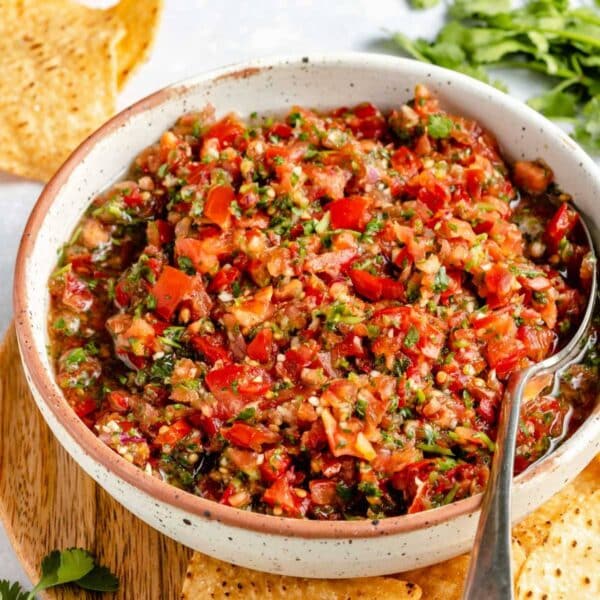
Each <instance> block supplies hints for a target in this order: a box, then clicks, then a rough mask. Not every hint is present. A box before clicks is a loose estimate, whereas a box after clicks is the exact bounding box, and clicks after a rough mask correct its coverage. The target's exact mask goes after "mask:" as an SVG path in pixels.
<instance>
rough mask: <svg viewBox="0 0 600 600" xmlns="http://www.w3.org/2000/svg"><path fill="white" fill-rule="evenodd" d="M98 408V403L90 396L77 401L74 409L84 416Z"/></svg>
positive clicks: (78, 414)
mask: <svg viewBox="0 0 600 600" xmlns="http://www.w3.org/2000/svg"><path fill="white" fill-rule="evenodd" d="M97 408H98V403H97V402H96V401H95V400H94V399H93V398H90V397H89V396H88V397H86V398H84V399H83V400H81V401H79V402H77V404H75V406H74V407H73V409H74V410H75V413H76V414H77V416H78V417H80V418H83V417H87V416H88V415H89V414H91V413H93V412H94V411H95V410H97Z"/></svg>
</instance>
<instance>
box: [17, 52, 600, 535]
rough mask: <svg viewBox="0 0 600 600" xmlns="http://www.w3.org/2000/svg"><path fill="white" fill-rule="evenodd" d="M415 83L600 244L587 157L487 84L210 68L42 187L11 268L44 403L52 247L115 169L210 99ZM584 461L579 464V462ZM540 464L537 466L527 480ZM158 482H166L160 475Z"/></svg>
mask: <svg viewBox="0 0 600 600" xmlns="http://www.w3.org/2000/svg"><path fill="white" fill-rule="evenodd" d="M417 83H424V84H426V85H427V86H428V87H429V88H430V89H431V90H432V91H433V93H434V94H436V95H438V96H439V97H440V99H441V103H442V106H443V107H444V108H445V109H447V110H449V111H451V112H456V113H457V114H463V115H465V116H468V117H472V118H474V119H476V120H478V121H479V122H480V123H482V124H483V125H484V126H485V127H486V128H487V129H489V130H490V131H492V132H493V133H494V135H495V136H496V137H497V139H498V141H499V143H500V146H501V148H502V150H503V152H504V155H505V156H506V157H507V158H508V159H517V158H528V159H534V158H543V159H544V160H545V161H546V162H547V163H548V164H549V165H550V167H551V168H552V169H553V171H554V173H555V177H556V180H557V182H558V183H559V185H560V186H561V187H562V188H563V189H564V190H565V191H567V192H569V193H571V194H572V195H573V197H574V200H575V203H576V204H577V206H578V207H579V208H580V209H581V210H582V211H583V212H584V213H585V214H586V215H587V216H588V217H589V221H590V223H591V224H592V225H593V229H594V234H595V236H596V241H598V236H597V232H598V230H599V228H600V207H599V205H598V204H597V198H598V197H600V177H599V176H598V173H597V168H596V166H595V164H594V163H593V161H592V160H591V159H589V157H587V155H585V153H584V152H583V151H582V150H581V149H580V148H579V147H578V146H577V145H576V144H575V143H574V142H573V141H572V140H571V139H570V138H569V137H568V136H567V135H566V134H565V133H563V132H562V131H560V130H559V129H558V128H557V127H555V126H554V125H552V124H551V123H549V122H548V121H547V120H546V119H544V118H543V117H541V116H540V115H538V114H537V113H535V112H534V111H532V110H531V109H529V108H528V107H526V106H525V105H523V104H521V103H519V102H517V101H515V100H512V99H511V98H509V97H508V96H506V95H505V94H503V93H501V92H498V91H497V90H494V89H493V88H490V87H489V86H485V85H483V84H481V83H479V82H476V81H474V80H472V79H470V78H467V77H465V76H462V75H460V74H457V73H453V72H450V71H446V70H445V69H440V68H436V67H432V66H430V65H424V64H422V63H417V62H415V61H410V60H405V59H396V58H391V57H383V56H376V55H357V54H354V55H345V56H336V57H320V58H316V59H313V58H311V59H310V60H308V59H303V58H297V59H290V60H285V59H282V60H280V61H257V62H256V63H252V64H250V65H247V66H245V67H244V68H241V69H235V68H234V69H225V70H222V71H219V72H216V73H214V72H213V73H209V74H207V75H203V76H200V77H197V78H195V79H193V80H190V81H187V82H185V83H183V84H179V85H174V86H172V87H171V88H167V89H166V90H163V91H162V92H158V93H157V94H154V95H153V96H151V97H149V98H147V99H145V100H143V101H141V102H140V103H138V104H137V105H135V106H134V107H132V108H130V109H127V110H126V111H124V112H123V113H121V114H120V115H119V116H117V117H116V118H115V119H113V120H112V121H111V122H109V123H108V124H107V125H105V126H104V127H103V128H102V129H101V130H100V131H99V132H98V133H97V134H95V135H94V136H92V138H91V139H90V140H88V141H87V142H85V143H84V144H83V145H82V146H81V147H80V148H79V149H78V150H77V151H76V152H75V153H74V155H73V156H72V157H71V159H70V160H69V161H68V162H67V163H66V165H65V167H64V168H63V169H62V170H61V171H60V172H59V173H58V175H57V176H56V177H55V179H54V180H53V181H52V182H51V183H50V184H49V185H48V186H47V188H46V190H45V192H44V193H43V195H42V197H41V199H40V202H39V203H38V205H37V207H36V209H35V210H34V213H33V214H32V217H31V219H30V222H29V223H28V226H27V228H26V232H25V235H24V239H23V244H22V247H21V251H20V254H19V260H18V265H17V273H16V277H15V313H16V319H17V330H18V334H19V341H20V345H21V349H22V352H23V354H24V357H25V361H26V363H28V367H29V370H30V372H31V373H32V376H33V378H34V384H35V385H37V387H38V389H40V390H41V393H42V395H43V396H44V401H45V402H46V403H47V404H48V405H49V408H50V409H51V410H53V411H54V412H55V413H56V414H57V415H60V413H61V412H62V413H63V414H64V411H65V409H67V410H68V407H67V406H66V402H65V401H64V400H63V399H62V395H61V393H60V390H59V388H58V387H57V386H56V384H55V383H54V379H53V375H52V373H53V368H52V365H51V364H50V361H49V358H48V356H47V352H46V347H47V343H48V335H47V329H46V315H47V310H48V293H47V287H46V286H47V280H48V277H49V275H50V273H51V272H52V270H53V268H54V266H55V264H56V260H57V250H58V249H59V248H60V247H61V245H62V244H63V243H64V242H65V241H66V240H68V239H69V237H70V235H71V233H72V231H73V229H74V227H75V225H76V224H77V222H78V220H79V219H80V217H81V216H82V214H83V212H84V210H85V209H86V207H87V206H88V204H89V202H90V201H91V200H92V199H93V198H94V196H95V195H96V194H97V193H98V192H100V191H101V190H103V189H104V188H106V187H107V185H108V184H110V183H111V182H112V181H114V180H115V179H116V178H117V177H119V176H121V175H122V174H123V173H124V172H125V171H126V169H127V168H128V167H129V165H130V163H131V161H132V160H133V158H134V157H135V156H136V154H137V153H138V152H140V151H141V150H142V149H144V148H145V147H147V146H149V145H150V144H152V143H153V142H155V141H156V140H157V139H158V138H159V137H160V135H161V133H162V132H163V131H164V130H165V129H167V128H168V127H169V126H170V125H172V124H173V122H174V121H175V120H176V119H177V117H178V116H180V115H181V114H183V113H185V112H188V111H192V110H198V109H200V108H202V107H204V106H205V105H206V104H208V103H210V104H212V105H213V106H215V107H216V110H217V115H218V116H222V115H224V114H226V113H228V112H230V111H234V112H237V113H238V114H240V115H242V116H248V115H249V114H250V113H251V112H253V111H257V112H258V113H282V112H284V111H286V110H287V109H288V108H289V107H291V106H293V105H304V106H311V107H316V108H321V109H323V108H334V107H338V106H343V105H348V106H351V105H353V104H357V103H359V102H362V101H365V100H368V101H371V102H373V103H375V104H377V105H378V106H379V107H380V108H382V109H390V108H392V107H398V106H399V105H401V104H402V103H403V102H405V101H406V100H408V99H409V98H411V97H412V95H413V91H414V87H415V85H416V84H417ZM40 382H42V383H43V385H39V384H40ZM597 413H598V411H596V419H595V420H592V419H590V420H589V422H586V423H585V424H584V425H583V426H582V428H581V429H580V430H579V431H578V432H577V433H576V434H575V436H574V437H573V438H571V440H569V441H568V442H567V443H566V444H565V445H564V447H563V448H562V449H560V450H559V452H560V453H563V452H567V451H570V452H575V451H577V452H579V451H580V450H581V446H584V445H586V444H588V443H589V442H590V441H591V440H594V439H595V440H597V439H598V431H599V429H600V427H599V423H598V418H597ZM75 420H76V417H75ZM78 427H79V429H77V428H78ZM71 431H77V435H76V438H77V440H78V442H79V443H80V444H81V445H82V446H83V447H84V450H85V449H86V447H88V448H89V447H90V445H91V444H94V443H96V444H100V445H102V444H101V442H99V441H98V440H96V439H95V438H94V436H93V435H92V434H91V433H90V432H89V431H87V429H86V428H85V426H84V425H83V424H82V423H78V424H77V423H75V422H73V423H72V424H71ZM92 438H93V441H92ZM106 451H107V452H111V451H110V450H108V448H106ZM588 455H589V456H591V453H590V451H588ZM122 462H125V461H122ZM580 462H581V464H580V466H583V464H584V461H583V460H582V461H580ZM125 466H126V467H127V468H131V469H134V467H131V465H125ZM537 470H539V465H536V466H535V467H534V468H533V469H532V470H530V471H529V472H528V473H526V474H525V476H524V477H523V480H527V479H529V478H531V477H532V476H534V475H535V474H536V473H537ZM576 472H577V470H576V469H575V470H574V472H573V476H574V475H575V474H576ZM142 476H143V474H141V473H140V474H139V477H142ZM155 485H162V486H166V485H167V484H162V483H160V482H158V481H156V483H155ZM555 490H556V488H555V489H554V491H555ZM546 496H547V494H546ZM540 498H541V500H543V499H544V497H543V496H540ZM541 500H540V501H541ZM458 504H460V503H458ZM472 505H473V503H471V505H470V506H472ZM533 507H534V506H532V507H531V508H533ZM231 510H233V509H231ZM436 510H444V509H436ZM455 511H456V507H454V508H453V511H452V512H455ZM448 514H450V511H448ZM521 516H522V515H521ZM399 518H400V519H401V518H402V517H399ZM425 523H426V521H425ZM348 525H349V524H348Z"/></svg>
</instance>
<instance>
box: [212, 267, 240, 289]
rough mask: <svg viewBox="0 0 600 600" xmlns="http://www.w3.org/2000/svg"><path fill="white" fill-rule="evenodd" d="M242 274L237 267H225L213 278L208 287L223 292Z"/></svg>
mask: <svg viewBox="0 0 600 600" xmlns="http://www.w3.org/2000/svg"><path fill="white" fill-rule="evenodd" d="M240 276H241V272H240V270H239V269H237V268H236V267H231V266H227V267H223V268H222V269H221V270H220V271H219V272H218V273H217V274H216V275H215V276H214V277H213V279H212V280H211V282H210V283H209V284H208V287H207V288H206V289H207V291H209V292H222V291H224V290H229V289H230V288H231V285H232V284H233V283H234V282H235V281H237V280H238V279H239V278H240Z"/></svg>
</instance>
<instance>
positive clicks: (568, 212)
mask: <svg viewBox="0 0 600 600" xmlns="http://www.w3.org/2000/svg"><path fill="white" fill-rule="evenodd" d="M578 218H579V216H578V215H577V213H576V212H575V211H574V210H572V209H570V208H569V205H568V204H567V203H566V202H563V203H562V204H561V205H560V208H559V209H558V210H557V211H556V212H555V213H554V216H553V217H552V219H551V220H550V222H549V223H548V226H547V228H546V237H547V238H548V241H549V242H550V244H551V245H552V247H553V249H555V250H556V249H557V248H558V245H559V243H560V241H561V240H562V239H563V238H564V237H566V236H567V235H569V233H571V231H572V230H573V228H574V227H575V225H576V224H577V220H578Z"/></svg>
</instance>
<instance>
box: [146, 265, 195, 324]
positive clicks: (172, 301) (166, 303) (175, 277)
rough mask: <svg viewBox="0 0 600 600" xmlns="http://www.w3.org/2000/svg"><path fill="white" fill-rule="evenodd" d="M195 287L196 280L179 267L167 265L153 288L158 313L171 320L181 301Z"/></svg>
mask: <svg viewBox="0 0 600 600" xmlns="http://www.w3.org/2000/svg"><path fill="white" fill-rule="evenodd" d="M193 288H194V280H193V278H192V277H190V276H189V275H186V274H185V273H184V272H183V271H180V270H179V269H174V268H173V267H169V266H167V267H165V268H164V269H163V271H162V273H161V274H160V277H159V278H158V281H157V282H156V283H155V284H154V287H153V288H152V292H151V293H152V295H153V296H154V298H155V299H156V309H155V311H156V314H158V315H159V316H161V317H162V318H163V319H165V320H166V321H169V320H170V319H171V317H172V316H173V313H174V312H175V310H176V309H177V307H178V306H179V303H180V302H181V301H182V300H183V299H184V297H185V296H187V295H188V294H189V293H190V292H191V291H192V290H193Z"/></svg>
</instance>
